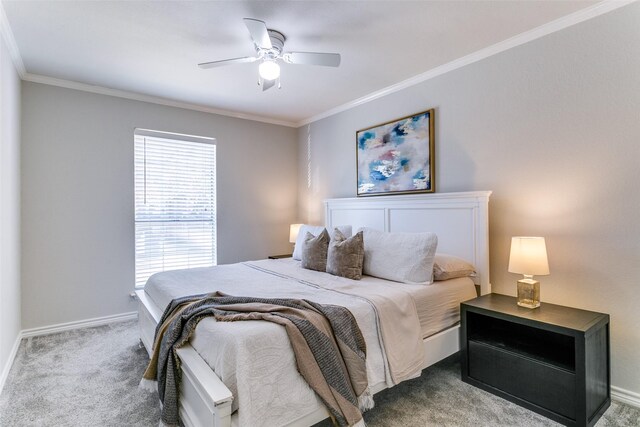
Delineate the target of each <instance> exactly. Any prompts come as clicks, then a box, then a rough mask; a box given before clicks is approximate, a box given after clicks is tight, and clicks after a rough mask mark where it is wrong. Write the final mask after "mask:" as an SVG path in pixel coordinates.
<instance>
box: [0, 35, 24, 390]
mask: <svg viewBox="0 0 640 427" xmlns="http://www.w3.org/2000/svg"><path fill="white" fill-rule="evenodd" d="M0 40H2V41H0V387H1V386H2V373H3V370H4V369H5V367H8V365H7V361H8V360H9V354H10V353H11V348H12V347H13V344H14V343H15V341H16V338H17V337H18V333H19V332H20V78H19V77H18V73H17V72H16V69H15V68H14V66H13V63H12V62H11V56H10V55H9V51H8V50H7V47H6V45H5V41H4V39H2V37H0Z"/></svg>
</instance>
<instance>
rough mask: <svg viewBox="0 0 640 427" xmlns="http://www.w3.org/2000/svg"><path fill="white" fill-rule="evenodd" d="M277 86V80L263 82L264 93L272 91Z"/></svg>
mask: <svg viewBox="0 0 640 427" xmlns="http://www.w3.org/2000/svg"><path fill="white" fill-rule="evenodd" d="M275 85H276V80H275V79H273V80H262V91H263V92H264V91H265V90H267V89H271V88H272V87H274V86H275Z"/></svg>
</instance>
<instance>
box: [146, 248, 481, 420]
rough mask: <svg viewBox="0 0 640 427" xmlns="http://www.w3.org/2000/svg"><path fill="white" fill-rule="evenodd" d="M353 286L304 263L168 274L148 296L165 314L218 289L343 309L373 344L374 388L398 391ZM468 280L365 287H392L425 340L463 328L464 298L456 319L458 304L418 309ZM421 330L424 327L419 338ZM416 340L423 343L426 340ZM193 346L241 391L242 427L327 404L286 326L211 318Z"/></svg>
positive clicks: (373, 323) (371, 316)
mask: <svg viewBox="0 0 640 427" xmlns="http://www.w3.org/2000/svg"><path fill="white" fill-rule="evenodd" d="M345 281H347V282H346V283H349V284H352V283H354V281H349V280H348V279H344V278H339V277H335V276H330V275H328V274H325V273H319V272H314V271H309V270H304V269H301V268H300V267H299V261H294V260H262V261H256V262H252V263H242V264H232V265H223V266H218V267H213V268H198V269H190V270H179V271H172V272H165V273H161V274H159V275H155V276H152V278H151V279H150V280H149V282H148V283H147V285H146V287H145V292H146V294H147V295H148V296H149V298H151V299H152V300H153V301H154V302H155V303H156V305H157V306H158V307H159V308H160V309H162V310H163V309H164V308H165V307H166V305H167V304H168V303H169V302H170V301H171V300H172V299H173V298H176V297H178V296H184V295H193V294H200V293H206V292H212V291H215V290H219V291H222V292H225V293H228V294H231V295H238V296H246V295H251V296H256V297H268V298H273V297H287V298H307V299H313V300H314V301H316V302H319V303H323V304H338V305H343V306H345V307H347V308H349V310H351V311H352V313H353V314H354V316H355V317H356V319H357V321H358V324H359V326H360V328H361V330H362V333H363V336H364V338H365V341H366V344H367V375H368V379H369V385H370V387H375V386H376V385H379V384H381V383H382V384H384V385H385V386H387V387H388V386H391V385H393V380H392V378H391V375H390V372H389V367H388V363H387V360H386V353H385V351H384V348H383V347H384V343H383V342H382V340H381V339H380V334H379V333H378V331H379V325H378V318H377V313H376V309H375V308H374V307H373V306H372V305H371V304H370V302H369V301H367V300H366V299H364V298H361V297H358V296H353V295H348V294H346V293H343V292H341V291H339V290H338V289H341V286H342V285H343V284H344V283H345ZM462 282H464V281H461V282H460V283H459V284H458V285H456V286H453V287H451V288H446V287H445V286H443V285H441V284H439V283H438V284H435V285H431V286H417V285H402V284H399V283H394V282H388V281H386V280H382V279H376V278H373V277H365V278H363V280H362V281H359V282H357V283H358V285H361V286H369V287H368V289H372V288H380V287H384V286H386V288H384V290H385V292H388V294H389V295H390V296H391V299H392V300H393V301H396V300H397V304H398V307H396V309H397V310H399V311H402V312H404V314H402V315H403V316H404V317H405V321H407V319H408V321H409V322H415V323H416V324H418V323H419V324H420V326H422V330H423V335H424V332H427V333H428V332H430V331H431V330H432V329H434V328H438V327H439V326H438V325H437V323H438V320H444V321H445V323H447V322H449V321H452V322H451V323H450V324H448V325H447V326H450V325H451V324H454V323H455V322H457V320H458V319H457V305H458V304H459V301H460V300H457V301H456V302H455V305H456V309H455V310H453V311H455V314H454V313H452V308H451V304H452V303H451V301H445V302H440V303H436V304H434V306H435V307H436V313H435V314H429V313H428V312H427V311H425V310H418V309H417V308H416V301H423V302H424V301H431V300H432V299H434V298H433V296H434V295H436V294H437V295H441V296H442V295H444V296H445V300H446V299H447V298H448V299H451V298H453V294H455V293H456V292H455V291H454V289H462V288H465V286H463V285H462ZM447 284H450V283H447ZM320 286H321V287H320ZM467 286H469V284H468V283H467ZM420 288H432V289H420ZM467 289H471V290H472V292H473V295H471V296H469V298H473V297H474V296H475V288H474V287H473V284H472V282H471V285H470V287H468V288H467ZM464 299H468V298H464ZM420 326H416V331H417V332H418V333H419V331H420ZM445 327H446V326H445ZM441 329H442V328H441ZM438 330H440V329H438ZM434 332H436V331H434ZM429 335H430V333H429ZM416 338H417V339H418V340H419V342H420V343H421V340H420V339H419V338H420V337H416ZM408 341H412V339H408ZM191 345H192V347H193V348H194V349H195V350H196V351H197V352H198V353H199V354H200V356H201V357H202V358H203V359H204V360H205V362H207V364H208V365H209V366H210V367H211V368H212V369H213V370H214V371H215V372H216V374H217V375H218V376H219V377H220V378H221V380H222V381H223V382H224V383H225V385H226V386H227V387H228V388H229V389H230V390H231V392H232V393H233V395H234V402H233V409H234V410H235V409H238V408H239V409H238V424H239V425H241V426H244V425H251V426H277V425H283V424H288V423H290V422H293V421H295V420H296V419H298V418H299V417H301V416H304V415H305V414H307V413H310V412H312V411H314V410H315V409H316V408H318V407H319V406H321V403H320V401H319V400H318V398H317V397H316V395H315V393H314V392H313V391H312V390H311V389H310V388H309V386H308V385H307V384H306V382H305V381H304V379H303V378H302V377H301V376H300V375H299V374H298V372H297V369H296V365H295V359H294V355H293V351H292V350H291V347H290V344H289V340H288V338H287V335H286V332H285V331H284V328H282V327H280V326H278V325H275V324H273V323H268V322H259V321H243V322H225V323H224V325H221V324H217V322H216V321H215V320H214V319H212V318H207V319H204V320H203V321H201V322H200V324H199V325H198V327H197V328H196V331H195V333H194V335H193V337H192V339H191ZM411 345H412V344H408V347H407V348H409V349H411V348H413V349H415V347H411ZM419 374H420V369H419V368H418V369H413V368H412V369H411V371H410V372H408V373H405V375H404V377H403V378H407V377H411V376H417V375H419Z"/></svg>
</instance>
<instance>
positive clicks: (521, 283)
mask: <svg viewBox="0 0 640 427" xmlns="http://www.w3.org/2000/svg"><path fill="white" fill-rule="evenodd" d="M518 305H519V306H520V307H526V308H538V307H540V282H538V281H537V280H533V279H528V278H527V279H520V280H518Z"/></svg>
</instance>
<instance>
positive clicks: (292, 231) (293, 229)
mask: <svg viewBox="0 0 640 427" xmlns="http://www.w3.org/2000/svg"><path fill="white" fill-rule="evenodd" d="M300 227H302V224H291V225H290V226H289V243H295V242H296V239H297V238H298V233H299V232H300Z"/></svg>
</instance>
